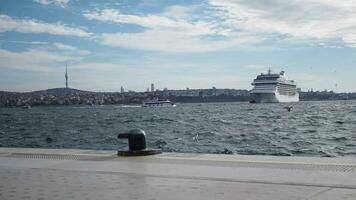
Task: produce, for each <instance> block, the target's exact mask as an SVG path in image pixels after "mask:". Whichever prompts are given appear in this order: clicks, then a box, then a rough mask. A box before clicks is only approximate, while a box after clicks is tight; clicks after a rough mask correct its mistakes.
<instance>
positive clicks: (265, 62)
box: [0, 0, 356, 92]
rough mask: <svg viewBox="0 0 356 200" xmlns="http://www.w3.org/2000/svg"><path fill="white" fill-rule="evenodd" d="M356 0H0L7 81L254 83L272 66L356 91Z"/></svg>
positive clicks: (0, 58) (22, 84)
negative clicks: (66, 75)
mask: <svg viewBox="0 0 356 200" xmlns="http://www.w3.org/2000/svg"><path fill="white" fill-rule="evenodd" d="M355 27H356V3H355V2H353V1H352V0H343V1H341V0H298V1H284V0H254V1H249V0H202V1H191V0H190V1H169V0H165V1H160V0H144V1H143V0H142V1H135V0H126V1H116V0H113V1H102V0H100V1H99V0H98V1H85V0H23V1H19V0H11V1H10V0H0V90H5V91H32V90H41V89H47V88H56V87H64V70H65V64H66V63H67V64H68V71H69V85H70V87H72V88H78V89H83V90H91V91H119V90H120V87H121V86H124V88H125V89H126V90H135V91H145V90H146V88H148V87H149V85H150V83H155V86H156V88H160V89H163V88H168V89H184V88H186V87H189V88H211V87H213V86H215V87H217V88H239V89H251V85H250V83H251V81H252V79H253V78H255V76H256V75H257V74H259V73H261V72H265V71H267V70H268V68H269V67H270V68H271V69H272V70H273V71H275V72H279V71H281V70H284V71H286V74H287V76H288V77H289V78H290V79H294V80H295V81H296V82H297V83H298V86H299V87H301V88H302V89H303V90H308V89H310V88H313V89H314V90H324V89H328V90H334V91H337V92H356V80H355V75H356V68H355V65H356V51H355V47H356V28H355Z"/></svg>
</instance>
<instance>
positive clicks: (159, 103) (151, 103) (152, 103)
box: [142, 99, 176, 107]
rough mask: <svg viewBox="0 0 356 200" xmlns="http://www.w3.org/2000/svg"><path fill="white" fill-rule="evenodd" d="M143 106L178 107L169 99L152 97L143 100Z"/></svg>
mask: <svg viewBox="0 0 356 200" xmlns="http://www.w3.org/2000/svg"><path fill="white" fill-rule="evenodd" d="M142 107H176V104H174V103H173V102H171V101H170V100H168V99H152V100H146V101H143V102H142Z"/></svg>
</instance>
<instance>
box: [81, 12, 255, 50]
mask: <svg viewBox="0 0 356 200" xmlns="http://www.w3.org/2000/svg"><path fill="white" fill-rule="evenodd" d="M194 9H195V8H183V7H178V6H175V7H170V8H168V9H167V10H165V11H164V12H162V13H160V14H156V15H127V14H122V13H121V12H120V11H118V10H113V9H104V10H102V11H100V12H85V13H84V14H83V15H84V16H85V17H86V18H87V19H90V20H99V21H104V22H111V23H118V24H135V25H139V26H142V27H144V28H146V30H144V31H142V32H138V33H121V32H120V33H110V34H109V33H108V34H102V37H101V39H102V43H103V44H105V45H111V46H120V47H125V48H132V49H140V50H152V51H164V52H209V51H217V50H221V49H226V48H232V47H235V46H238V45H241V44H247V43H249V44H251V43H255V42H256V38H254V37H253V36H250V35H244V34H239V33H234V34H230V37H229V38H227V37H226V34H227V32H228V31H226V30H223V29H221V27H219V25H218V24H216V23H215V22H208V21H205V20H196V19H195V20H192V19H190V17H191V16H192V15H190V14H191V12H192V11H194Z"/></svg>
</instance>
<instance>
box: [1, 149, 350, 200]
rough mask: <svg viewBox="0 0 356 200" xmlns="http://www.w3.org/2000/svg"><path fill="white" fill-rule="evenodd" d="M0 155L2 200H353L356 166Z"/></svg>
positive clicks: (58, 153)
mask: <svg viewBox="0 0 356 200" xmlns="http://www.w3.org/2000/svg"><path fill="white" fill-rule="evenodd" d="M116 153H117V152H116V151H94V150H75V149H24V148H0V199H1V200H12V199H14V200H15V199H16V200H18V199H34V200H45V199H51V200H52V199H83V200H89V199H100V200H105V199H115V200H119V199H125V200H128V199H145V200H153V199H164V200H167V199H168V200H170V199H172V200H173V199H197V200H199V199H202V200H206V199H263V200H269V199H273V200H277V199H288V200H293V199H304V200H305V199H310V200H318V199H320V200H326V199H330V200H335V199H350V200H355V199H356V159H352V158H314V157H275V156H243V155H211V154H181V153H163V154H159V155H154V156H143V157H118V156H117V155H116Z"/></svg>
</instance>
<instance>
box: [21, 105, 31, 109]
mask: <svg viewBox="0 0 356 200" xmlns="http://www.w3.org/2000/svg"><path fill="white" fill-rule="evenodd" d="M21 108H22V109H31V108H32V107H31V106H30V105H24V106H22V107H21Z"/></svg>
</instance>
